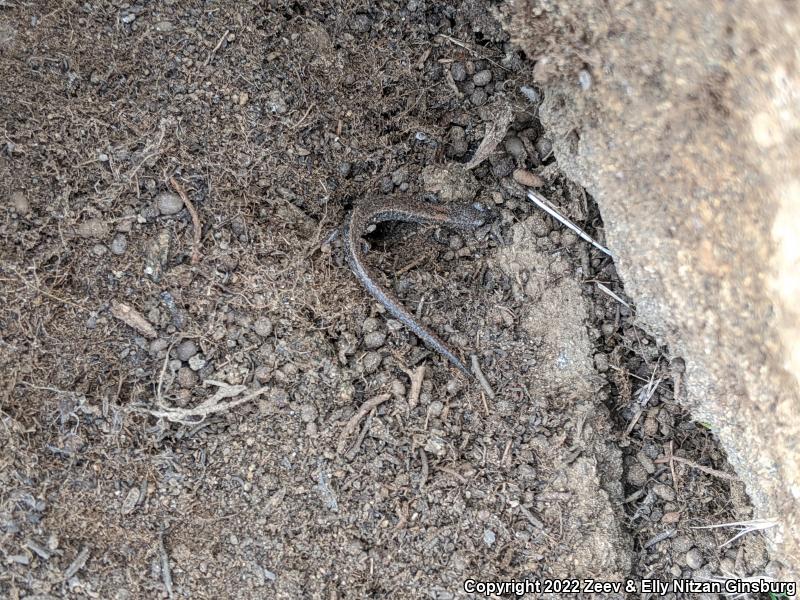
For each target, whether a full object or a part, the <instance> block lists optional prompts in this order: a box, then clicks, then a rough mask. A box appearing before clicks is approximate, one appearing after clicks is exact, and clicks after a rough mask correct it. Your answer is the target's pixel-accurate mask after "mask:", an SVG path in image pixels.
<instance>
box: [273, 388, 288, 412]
mask: <svg viewBox="0 0 800 600" xmlns="http://www.w3.org/2000/svg"><path fill="white" fill-rule="evenodd" d="M269 400H270V402H272V403H273V404H274V405H275V406H277V407H278V408H285V407H286V406H288V405H289V394H288V393H287V392H286V390H284V389H283V388H280V387H274V388H272V389H271V390H270V391H269Z"/></svg>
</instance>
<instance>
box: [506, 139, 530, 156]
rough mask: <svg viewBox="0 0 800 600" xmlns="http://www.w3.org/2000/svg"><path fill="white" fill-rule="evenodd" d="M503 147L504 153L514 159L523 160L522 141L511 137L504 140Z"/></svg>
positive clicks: (523, 148) (523, 147) (523, 149)
mask: <svg viewBox="0 0 800 600" xmlns="http://www.w3.org/2000/svg"><path fill="white" fill-rule="evenodd" d="M505 147H506V152H508V153H509V154H510V155H511V156H513V157H514V158H518V159H522V158H525V146H524V145H523V144H522V140H521V139H519V138H518V137H516V136H512V137H510V138H508V139H507V140H506V143H505Z"/></svg>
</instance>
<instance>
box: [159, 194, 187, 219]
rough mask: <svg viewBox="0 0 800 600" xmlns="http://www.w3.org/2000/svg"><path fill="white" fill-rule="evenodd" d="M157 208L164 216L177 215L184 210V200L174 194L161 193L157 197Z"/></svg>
mask: <svg viewBox="0 0 800 600" xmlns="http://www.w3.org/2000/svg"><path fill="white" fill-rule="evenodd" d="M156 207H157V208H158V212H160V213H161V214H162V215H175V214H177V213H179V212H181V211H182V210H183V200H181V197H180V196H178V195H177V194H173V193H172V192H161V193H160V194H159V195H158V196H156Z"/></svg>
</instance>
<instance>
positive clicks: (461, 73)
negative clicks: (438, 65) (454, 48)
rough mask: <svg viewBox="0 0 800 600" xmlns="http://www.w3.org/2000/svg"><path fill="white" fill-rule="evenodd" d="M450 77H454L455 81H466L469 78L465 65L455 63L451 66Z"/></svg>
mask: <svg viewBox="0 0 800 600" xmlns="http://www.w3.org/2000/svg"><path fill="white" fill-rule="evenodd" d="M450 75H452V76H453V81H464V80H465V79H466V78H467V70H466V69H465V68H464V63H460V62H454V63H453V64H452V65H450Z"/></svg>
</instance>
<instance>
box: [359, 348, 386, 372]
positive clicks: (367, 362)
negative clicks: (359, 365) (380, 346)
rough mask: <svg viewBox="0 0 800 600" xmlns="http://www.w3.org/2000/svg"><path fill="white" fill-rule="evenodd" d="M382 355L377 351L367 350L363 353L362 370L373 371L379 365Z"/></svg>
mask: <svg viewBox="0 0 800 600" xmlns="http://www.w3.org/2000/svg"><path fill="white" fill-rule="evenodd" d="M382 360H383V357H382V356H381V355H380V354H378V353H377V352H367V353H366V354H365V355H364V371H366V372H367V373H374V372H375V371H377V370H378V367H380V366H381V361H382Z"/></svg>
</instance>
